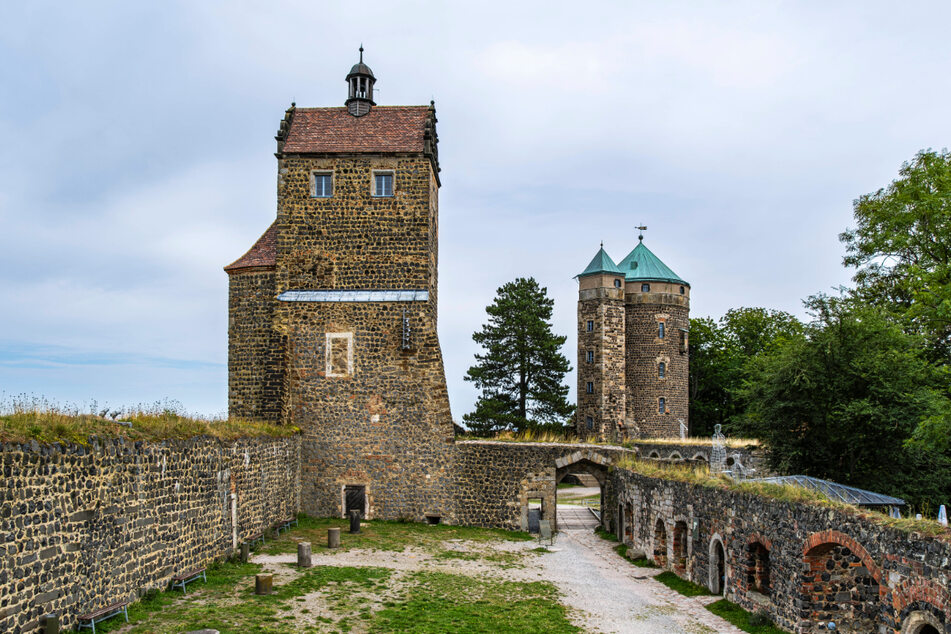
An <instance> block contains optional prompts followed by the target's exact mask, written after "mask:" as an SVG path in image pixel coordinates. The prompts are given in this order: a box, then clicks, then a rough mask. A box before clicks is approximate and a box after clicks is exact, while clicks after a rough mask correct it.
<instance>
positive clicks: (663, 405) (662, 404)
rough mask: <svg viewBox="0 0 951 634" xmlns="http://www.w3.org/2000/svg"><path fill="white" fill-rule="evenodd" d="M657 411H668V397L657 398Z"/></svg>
mask: <svg viewBox="0 0 951 634" xmlns="http://www.w3.org/2000/svg"><path fill="white" fill-rule="evenodd" d="M657 412H658V413H659V414H666V413H667V399H665V398H664V397H663V396H661V397H660V398H659V399H657Z"/></svg>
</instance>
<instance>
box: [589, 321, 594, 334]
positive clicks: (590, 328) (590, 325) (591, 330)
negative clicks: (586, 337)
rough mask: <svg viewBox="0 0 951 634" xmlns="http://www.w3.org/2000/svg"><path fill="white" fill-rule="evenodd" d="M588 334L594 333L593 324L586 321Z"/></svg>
mask: <svg viewBox="0 0 951 634" xmlns="http://www.w3.org/2000/svg"><path fill="white" fill-rule="evenodd" d="M588 332H594V322H593V321H591V320H588Z"/></svg>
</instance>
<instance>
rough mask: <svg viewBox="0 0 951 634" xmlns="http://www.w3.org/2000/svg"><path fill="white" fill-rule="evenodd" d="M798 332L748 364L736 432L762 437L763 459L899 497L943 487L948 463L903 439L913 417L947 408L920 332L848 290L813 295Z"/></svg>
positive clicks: (937, 493)
mask: <svg viewBox="0 0 951 634" xmlns="http://www.w3.org/2000/svg"><path fill="white" fill-rule="evenodd" d="M806 305H807V307H808V308H809V309H810V311H811V314H812V316H813V318H814V319H813V321H812V323H810V324H808V325H807V326H806V327H805V336H804V337H792V338H788V339H785V340H782V341H781V342H780V343H779V344H778V345H777V346H776V348H775V349H773V351H772V352H769V353H767V354H763V355H760V356H758V357H756V359H755V360H754V361H753V363H751V365H750V367H749V375H748V377H747V380H746V387H745V395H744V396H745V398H746V401H747V403H748V410H747V415H746V416H745V417H743V419H742V423H741V425H740V428H741V429H740V431H742V432H745V433H748V434H750V435H752V436H753V437H756V438H760V439H762V440H764V441H765V443H766V446H767V449H768V452H769V456H770V460H771V462H772V466H773V467H775V468H777V469H778V470H779V471H781V472H784V473H804V474H807V475H813V476H817V477H820V478H828V479H830V480H834V481H836V482H841V483H844V484H851V485H855V486H859V487H862V488H867V489H872V490H875V491H880V492H882V493H890V494H894V495H899V496H902V497H905V498H906V499H908V500H909V501H911V502H913V503H919V504H920V503H922V502H923V501H926V500H930V501H933V502H934V501H937V500H941V499H944V498H945V497H946V496H947V495H948V494H949V493H951V472H949V471H943V472H939V473H935V472H934V471H930V470H927V471H921V470H920V469H921V468H922V467H925V466H927V465H930V466H931V467H932V468H939V467H940V466H941V465H945V466H947V465H948V464H951V462H949V460H948V457H947V456H946V455H944V454H942V453H940V452H937V451H934V450H921V449H920V448H915V447H910V446H906V442H905V441H906V440H907V439H908V438H909V437H910V436H911V435H912V433H913V432H914V430H915V429H916V428H917V427H918V425H919V423H920V422H921V421H922V420H926V419H928V418H929V417H932V416H935V415H937V414H940V412H941V411H945V410H946V409H947V408H948V407H949V404H948V401H947V398H946V397H945V396H944V394H943V393H942V391H941V390H940V389H937V388H938V386H939V380H940V374H939V373H938V372H936V370H935V368H934V367H933V366H931V365H929V364H928V363H927V362H926V360H925V359H924V354H923V353H924V346H923V345H922V342H921V338H920V337H919V336H916V335H914V334H910V333H907V332H905V331H904V330H903V329H902V328H901V326H900V324H898V323H896V321H895V320H894V319H893V318H892V317H891V316H890V315H889V314H888V313H886V312H885V311H883V310H882V309H880V308H878V307H875V306H869V305H867V304H863V303H861V302H860V301H858V300H857V299H856V298H849V297H846V298H830V297H825V296H816V297H812V298H810V299H809V300H808V301H807V302H806Z"/></svg>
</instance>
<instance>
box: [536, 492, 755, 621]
mask: <svg viewBox="0 0 951 634" xmlns="http://www.w3.org/2000/svg"><path fill="white" fill-rule="evenodd" d="M558 523H559V529H560V532H559V533H558V535H557V537H556V538H555V543H554V545H553V546H552V547H551V549H552V550H554V551H555V552H553V553H551V554H549V555H546V556H544V557H542V558H541V562H540V563H541V565H542V567H543V568H544V571H543V574H542V578H544V579H546V580H548V581H551V582H552V583H554V584H555V585H557V586H558V588H559V589H560V590H561V591H562V592H563V593H564V597H563V599H562V602H563V603H564V604H565V605H567V606H568V607H570V608H572V609H573V611H574V618H573V620H575V621H576V624H577V625H580V626H581V627H583V628H584V629H585V630H587V631H592V632H605V633H607V632H617V633H625V634H626V633H631V634H654V633H656V634H677V633H685V634H695V633H701V632H703V633H708V634H709V633H713V632H717V633H723V634H741V633H742V630H740V629H738V628H736V627H734V626H733V625H730V624H729V623H728V622H726V621H724V620H723V619H721V618H720V617H718V616H716V615H715V614H713V613H712V612H710V611H708V610H707V609H706V608H705V607H704V606H705V605H706V604H708V603H712V602H713V601H716V600H717V599H719V598H720V597H693V598H690V597H685V596H683V595H682V594H680V593H678V592H675V591H674V590H671V589H669V588H668V587H667V586H665V585H663V584H661V583H659V582H657V581H654V580H653V579H652V578H651V577H653V576H654V575H656V574H659V573H660V572H661V571H659V570H656V569H653V568H638V567H637V566H634V565H633V564H632V563H630V562H628V561H624V560H623V559H621V557H620V556H619V555H618V554H617V553H616V552H614V546H616V544H615V543H614V542H609V541H606V540H604V539H601V538H600V537H598V536H597V535H595V534H594V527H595V526H597V520H596V519H595V518H594V516H593V515H591V512H590V511H589V510H588V509H586V508H579V507H573V506H563V505H559V506H558Z"/></svg>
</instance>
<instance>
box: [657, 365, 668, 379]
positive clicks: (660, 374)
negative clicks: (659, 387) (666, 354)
mask: <svg viewBox="0 0 951 634" xmlns="http://www.w3.org/2000/svg"><path fill="white" fill-rule="evenodd" d="M666 371H667V364H666V363H664V362H663V361H661V362H660V363H658V364H657V376H658V377H659V378H661V379H662V378H664V373H665V372H666Z"/></svg>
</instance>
